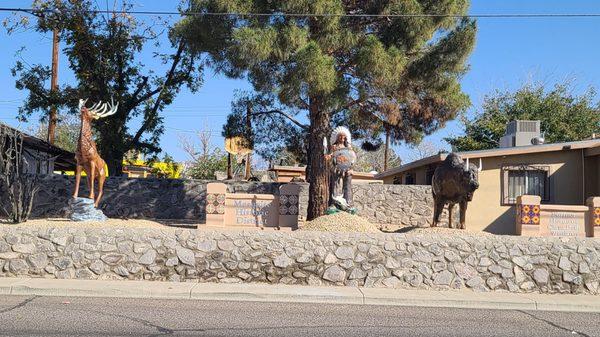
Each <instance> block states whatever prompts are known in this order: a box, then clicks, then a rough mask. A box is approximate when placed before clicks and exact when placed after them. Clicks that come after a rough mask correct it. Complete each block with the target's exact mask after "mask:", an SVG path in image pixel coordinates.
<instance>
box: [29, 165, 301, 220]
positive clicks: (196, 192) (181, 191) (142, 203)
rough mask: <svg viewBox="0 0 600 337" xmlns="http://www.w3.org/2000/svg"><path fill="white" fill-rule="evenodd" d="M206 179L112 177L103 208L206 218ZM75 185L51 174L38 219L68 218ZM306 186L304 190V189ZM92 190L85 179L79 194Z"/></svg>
mask: <svg viewBox="0 0 600 337" xmlns="http://www.w3.org/2000/svg"><path fill="white" fill-rule="evenodd" d="M209 182H210V181H205V180H183V179H152V178H150V179H129V178H124V177H110V178H109V179H107V180H106V183H105V184H104V197H103V198H102V201H101V203H100V208H101V209H102V211H103V212H104V214H106V216H108V217H109V218H132V219H137V218H143V219H185V220H196V221H204V220H205V219H206V212H205V208H206V184H207V183H209ZM227 185H228V191H229V192H237V193H261V194H262V193H264V194H276V195H277V194H279V186H280V185H281V184H280V183H261V182H239V181H237V182H228V183H227ZM74 186H75V178H74V177H72V176H61V175H49V176H46V177H45V178H44V180H43V185H42V188H41V189H40V192H39V193H38V195H37V197H36V199H35V201H34V207H33V209H34V211H33V217H34V218H48V217H64V216H65V214H66V210H67V205H68V202H69V199H70V198H71V194H72V193H73V189H74ZM304 189H305V190H306V191H305V192H303V193H304V195H303V196H301V198H300V201H301V205H300V212H301V213H300V214H302V215H305V214H306V206H307V205H308V195H307V193H308V186H307V185H306V186H305V188H304ZM304 189H303V191H304ZM88 191H89V190H88V189H87V186H86V184H85V179H82V182H81V187H80V191H79V196H82V197H87V195H88V193H89V192H88Z"/></svg>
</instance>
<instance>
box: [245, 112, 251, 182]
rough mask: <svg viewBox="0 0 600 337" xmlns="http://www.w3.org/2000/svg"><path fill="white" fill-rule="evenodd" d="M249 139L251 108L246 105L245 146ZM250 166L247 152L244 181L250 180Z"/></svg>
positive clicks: (249, 156)
mask: <svg viewBox="0 0 600 337" xmlns="http://www.w3.org/2000/svg"><path fill="white" fill-rule="evenodd" d="M251 137H252V108H251V107H250V105H248V106H246V141H247V142H248V143H247V145H249V144H250V142H251V139H250V138H251ZM251 165H252V152H248V154H247V155H246V172H245V175H244V179H245V180H248V179H250V176H251V175H252V173H251V172H250V167H251Z"/></svg>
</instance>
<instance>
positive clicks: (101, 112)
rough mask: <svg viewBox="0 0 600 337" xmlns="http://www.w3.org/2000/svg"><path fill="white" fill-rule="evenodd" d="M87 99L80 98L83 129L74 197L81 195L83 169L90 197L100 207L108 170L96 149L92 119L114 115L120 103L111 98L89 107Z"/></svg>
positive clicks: (76, 153)
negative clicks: (80, 185)
mask: <svg viewBox="0 0 600 337" xmlns="http://www.w3.org/2000/svg"><path fill="white" fill-rule="evenodd" d="M86 102H87V99H80V100H79V111H80V113H81V130H80V133H79V139H78V142H77V151H76V152H75V159H76V160H77V167H76V170H75V191H74V193H73V198H77V196H78V195H79V183H80V181H81V171H82V170H83V171H85V174H86V175H87V183H88V187H89V189H90V195H89V198H90V199H92V200H94V205H95V206H96V207H98V204H99V203H100V199H101V198H102V194H103V192H104V181H105V180H106V172H105V170H104V166H105V165H106V163H105V162H104V160H103V159H102V158H101V157H100V155H99V154H98V150H97V149H96V142H95V141H94V139H93V137H92V126H91V122H92V120H98V119H100V118H104V117H108V116H112V115H114V114H115V113H116V112H117V109H118V108H119V104H118V103H117V104H116V105H115V103H114V102H113V99H112V98H111V100H110V103H102V102H98V103H96V104H94V105H92V106H91V107H89V108H87V107H86V106H85V103H86ZM95 180H97V181H98V196H97V197H95V191H94V182H95Z"/></svg>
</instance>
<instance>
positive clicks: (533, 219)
mask: <svg viewBox="0 0 600 337" xmlns="http://www.w3.org/2000/svg"><path fill="white" fill-rule="evenodd" d="M519 217H520V218H521V223H522V224H524V225H539V224H540V205H521V210H520V214H519Z"/></svg>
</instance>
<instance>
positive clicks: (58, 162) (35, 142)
mask: <svg viewBox="0 0 600 337" xmlns="http://www.w3.org/2000/svg"><path fill="white" fill-rule="evenodd" d="M0 125H2V126H5V127H7V128H9V129H12V130H15V131H17V132H20V133H21V134H22V135H23V146H24V147H25V148H27V149H32V150H36V151H40V152H43V153H47V154H49V155H50V157H56V159H55V160H54V169H55V170H56V171H73V170H75V153H73V152H70V151H67V150H64V149H62V148H60V147H58V146H54V145H52V144H50V143H48V142H47V141H45V140H42V139H40V138H37V137H35V136H32V135H28V134H26V133H24V132H22V131H19V130H17V129H15V128H13V127H10V126H8V125H6V124H3V123H0Z"/></svg>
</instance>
